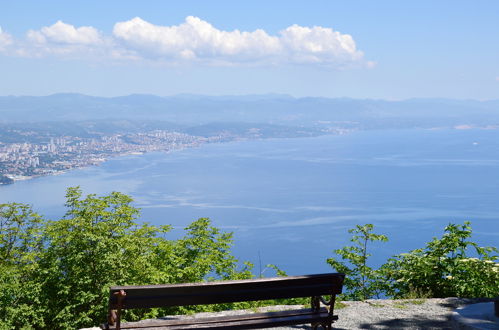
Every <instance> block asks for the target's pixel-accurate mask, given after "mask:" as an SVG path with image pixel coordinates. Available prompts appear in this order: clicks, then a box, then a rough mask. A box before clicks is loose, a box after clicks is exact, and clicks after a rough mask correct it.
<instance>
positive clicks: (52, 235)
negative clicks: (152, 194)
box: [0, 187, 253, 329]
mask: <svg viewBox="0 0 499 330" xmlns="http://www.w3.org/2000/svg"><path fill="white" fill-rule="evenodd" d="M66 197H67V202H66V207H67V212H66V214H65V216H64V218H62V219H60V220H57V221H49V220H44V219H42V218H41V217H40V216H38V215H37V214H36V213H34V212H33V211H32V210H31V208H30V207H29V206H27V205H23V204H1V205H0V227H1V234H0V235H1V236H0V256H1V259H0V324H1V325H0V328H1V329H19V328H23V327H32V328H36V329H74V328H78V327H86V326H95V325H97V324H99V323H101V322H103V321H105V320H106V314H107V303H108V297H109V296H108V295H109V287H110V286H113V285H140V284H160V283H161V284H164V283H183V282H200V281H204V280H209V279H214V278H218V279H242V278H250V277H253V275H252V273H251V267H252V265H251V264H247V266H246V267H245V268H244V269H243V270H241V271H238V270H237V260H236V259H235V258H234V257H233V256H232V254H231V251H230V247H231V245H232V235H231V234H228V233H223V232H220V231H219V230H218V229H217V228H214V227H212V226H211V224H210V221H209V219H207V218H201V219H198V220H197V221H194V222H193V223H192V224H190V225H189V226H188V227H187V228H186V235H185V236H184V237H182V238H180V239H178V240H170V239H168V238H167V235H168V232H169V231H170V227H169V226H152V225H150V224H147V223H142V224H138V221H137V218H138V216H139V210H138V209H136V208H135V207H133V206H132V205H131V203H132V199H131V198H130V197H128V196H126V195H124V194H121V193H118V192H113V193H111V194H110V195H108V196H103V197H98V196H95V195H88V196H86V197H83V196H82V192H81V190H80V189H79V188H78V187H76V188H69V189H68V191H67V196H66ZM210 308H212V309H213V308H215V309H216V308H220V307H217V306H212V307H197V309H195V310H200V309H202V310H209V309H210ZM188 311H189V310H188V308H185V307H184V308H178V309H174V310H166V309H163V310H158V309H153V310H133V311H127V312H126V313H125V315H124V318H125V320H137V319H141V318H147V317H155V316H158V315H159V314H162V315H164V313H174V312H188Z"/></svg>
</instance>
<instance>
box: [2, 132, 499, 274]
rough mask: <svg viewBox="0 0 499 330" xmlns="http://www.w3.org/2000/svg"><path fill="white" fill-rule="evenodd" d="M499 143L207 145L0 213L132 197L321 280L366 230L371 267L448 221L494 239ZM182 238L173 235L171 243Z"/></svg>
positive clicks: (21, 196) (40, 181) (164, 218)
mask: <svg viewBox="0 0 499 330" xmlns="http://www.w3.org/2000/svg"><path fill="white" fill-rule="evenodd" d="M498 175H499V132H498V131H494V130H433V131H429V130H393V131H369V132H357V133H353V134H349V135H343V136H323V137H317V138H303V139H275V140H262V141H249V142H235V143H226V144H213V145H206V146H203V147H201V148H197V149H189V150H183V151H179V152H175V153H171V154H163V153H153V154H147V155H142V156H127V157H120V158H115V159H112V160H110V161H108V162H106V163H104V164H102V165H101V166H98V167H93V168H86V169H81V170H74V171H71V172H69V173H66V174H64V175H59V176H52V177H43V178H37V179H33V180H29V181H23V182H17V183H15V184H14V185H10V186H1V187H0V202H9V201H16V202H24V203H29V204H33V206H34V208H35V210H37V211H39V212H40V213H42V214H44V215H46V216H47V217H49V218H58V217H60V216H61V215H62V214H63V213H64V207H63V204H64V194H65V189H66V188H67V187H69V186H75V185H80V186H81V187H82V188H83V190H84V192H85V193H97V194H105V193H108V192H110V191H113V190H116V191H121V192H124V193H127V194H130V195H132V196H133V197H134V199H135V200H136V204H137V206H138V207H140V208H141V209H142V219H143V220H146V221H149V222H152V223H154V224H171V225H173V226H174V227H175V228H183V227H185V226H187V225H188V224H189V223H190V222H191V221H193V220H194V219H197V218H198V217H210V218H211V219H212V220H213V223H214V224H215V225H216V226H218V227H220V228H223V229H224V230H227V231H232V232H234V237H235V247H234V250H233V251H234V254H235V255H236V256H237V257H238V258H239V259H240V260H250V261H252V262H254V263H255V264H256V268H255V271H256V272H258V271H259V269H258V268H259V267H258V263H259V261H258V255H260V256H261V263H262V264H263V265H265V264H267V263H273V264H276V265H278V266H279V267H281V268H282V269H284V270H285V271H287V272H288V273H289V274H311V273H317V272H324V271H330V268H329V266H328V265H327V264H326V262H325V260H326V258H328V257H329V256H331V255H332V253H331V252H332V250H333V249H337V248H340V247H342V246H344V245H345V244H347V243H348V239H349V235H348V234H347V230H348V229H349V228H352V227H353V226H355V224H364V223H373V224H375V227H376V232H378V233H384V234H386V235H388V236H389V238H390V241H389V242H388V243H378V244H376V245H374V246H373V249H372V250H371V252H372V253H373V254H374V256H373V259H372V262H373V264H379V263H380V262H382V261H383V260H385V259H386V258H387V257H389V256H391V255H393V254H395V253H401V252H406V251H408V250H410V249H414V248H419V247H422V246H423V245H424V243H425V242H427V241H429V240H430V239H431V238H432V237H433V236H438V235H440V234H441V233H442V230H443V228H444V226H445V225H446V224H448V223H449V222H456V223H462V222H463V221H464V220H471V221H472V225H473V228H474V231H475V236H474V239H475V241H477V242H478V243H479V244H481V245H495V246H497V245H498V244H497V242H498V240H499V221H498V219H499V204H498V197H499V177H498ZM179 234H180V229H178V230H175V231H174V232H173V233H172V237H175V235H179Z"/></svg>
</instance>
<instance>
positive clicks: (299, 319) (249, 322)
mask: <svg viewBox="0 0 499 330" xmlns="http://www.w3.org/2000/svg"><path fill="white" fill-rule="evenodd" d="M328 318H330V315H329V314H328V310H327V309H326V308H324V307H322V308H321V310H320V312H314V311H313V310H312V309H300V310H288V311H279V312H267V313H252V314H242V315H227V316H220V317H207V318H189V319H173V320H155V321H151V322H147V323H145V322H129V323H123V324H122V325H121V329H127V330H131V329H146V328H147V329H227V328H231V329H259V328H261V327H263V326H266V327H271V326H284V325H295V324H303V323H313V322H321V321H327V320H328ZM110 329H113V328H110Z"/></svg>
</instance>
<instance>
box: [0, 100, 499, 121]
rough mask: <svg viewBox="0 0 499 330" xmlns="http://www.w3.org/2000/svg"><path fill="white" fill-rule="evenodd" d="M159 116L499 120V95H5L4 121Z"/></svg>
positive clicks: (0, 113)
mask: <svg viewBox="0 0 499 330" xmlns="http://www.w3.org/2000/svg"><path fill="white" fill-rule="evenodd" d="M102 119H128V120H130V119H133V120H137V119H141V120H146V119H149V120H150V119H154V120H161V121H164V122H171V123H176V124H181V125H203V124H208V123H214V122H232V123H236V122H237V123H262V124H280V125H288V126H316V125H330V124H333V125H334V126H336V127H338V126H342V127H345V128H349V127H355V128H360V129H362V128H365V129H372V128H394V127H398V128H407V127H426V128H429V127H442V126H447V127H448V126H456V125H471V126H485V125H499V100H490V101H474V100H447V99H410V100H403V101H386V100H371V99H365V100H361V99H348V98H335V99H329V98H318V97H307V98H293V97H291V96H287V95H279V94H269V95H246V96H216V97H215V96H199V95H177V96H170V97H159V96H154V95H138V94H135V95H128V96H122V97H112V98H105V97H94V96H87V95H81V94H54V95H50V96H2V97H0V122H3V123H8V122H20V121H22V122H26V121H31V122H37V121H82V120H102Z"/></svg>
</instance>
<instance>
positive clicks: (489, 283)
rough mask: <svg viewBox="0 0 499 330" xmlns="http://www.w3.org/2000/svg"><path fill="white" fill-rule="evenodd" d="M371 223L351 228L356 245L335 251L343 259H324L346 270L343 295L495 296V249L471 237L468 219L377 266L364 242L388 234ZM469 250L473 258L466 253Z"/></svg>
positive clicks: (498, 278) (382, 238) (498, 276)
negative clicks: (372, 263) (379, 232)
mask: <svg viewBox="0 0 499 330" xmlns="http://www.w3.org/2000/svg"><path fill="white" fill-rule="evenodd" d="M373 228H374V227H373V225H371V224H367V225H364V226H360V225H357V226H356V228H354V229H351V230H349V233H353V234H354V235H353V238H352V239H351V241H352V242H353V243H355V244H354V245H353V246H347V247H344V248H342V249H338V250H335V251H334V252H335V253H336V254H338V255H340V256H341V257H342V259H343V260H345V261H347V262H345V261H338V260H336V259H334V258H330V259H328V260H327V262H328V263H329V264H330V265H331V266H332V267H333V268H334V269H335V270H336V271H338V272H343V273H345V274H346V275H347V277H346V279H345V288H346V292H345V293H344V295H343V297H342V298H344V299H352V300H365V299H368V298H371V297H375V296H380V295H381V296H385V297H393V298H418V297H421V298H432V297H435V298H439V297H472V298H486V297H497V294H498V293H499V291H498V283H499V264H498V263H497V260H498V256H497V251H498V250H497V248H495V247H480V246H478V244H477V243H474V242H472V241H470V239H471V234H472V230H471V225H470V223H469V222H465V223H464V224H463V225H456V224H449V225H448V226H447V227H445V230H444V235H443V236H442V237H441V238H433V240H432V241H431V242H429V243H427V244H426V247H425V248H421V249H416V250H413V251H411V252H409V253H402V254H400V255H397V256H394V257H392V258H390V259H388V261H387V262H386V263H385V264H384V265H382V266H381V267H380V268H379V269H372V268H370V267H368V266H367V259H368V257H369V256H370V254H368V253H367V243H368V242H374V241H386V240H387V238H386V237H385V236H384V235H377V234H373V233H372V230H373ZM470 250H471V251H470ZM470 253H473V254H474V255H475V256H476V257H470ZM494 253H496V254H494Z"/></svg>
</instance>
